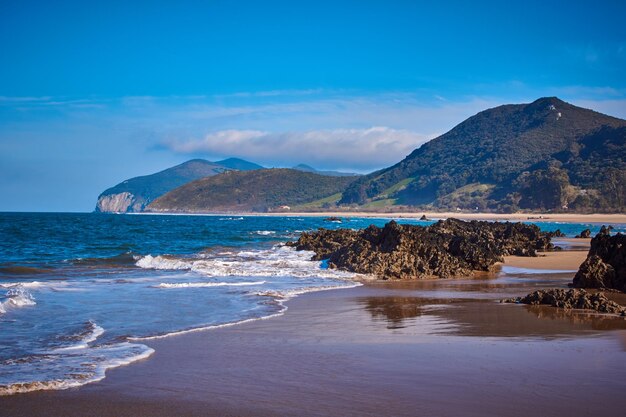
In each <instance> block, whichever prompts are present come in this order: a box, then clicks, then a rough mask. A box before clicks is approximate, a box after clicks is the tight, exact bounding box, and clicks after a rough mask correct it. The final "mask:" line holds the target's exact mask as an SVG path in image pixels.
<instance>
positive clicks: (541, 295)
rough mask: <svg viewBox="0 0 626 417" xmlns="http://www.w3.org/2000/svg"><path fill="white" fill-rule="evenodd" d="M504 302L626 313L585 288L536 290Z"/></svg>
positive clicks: (611, 302) (624, 309) (601, 295)
mask: <svg viewBox="0 0 626 417" xmlns="http://www.w3.org/2000/svg"><path fill="white" fill-rule="evenodd" d="M501 302H503V303H520V304H529V305H540V304H545V305H549V306H552V307H559V308H564V309H582V310H594V311H598V312H600V313H611V314H622V315H626V308H624V307H622V306H621V305H619V304H617V303H616V302H614V301H611V300H609V299H608V298H606V296H605V295H604V294H602V293H600V292H599V293H588V292H587V291H585V290H575V289H570V290H564V289H558V288H556V289H550V290H539V291H534V292H532V293H530V294H528V295H526V296H524V297H516V298H508V299H506V300H502V301H501Z"/></svg>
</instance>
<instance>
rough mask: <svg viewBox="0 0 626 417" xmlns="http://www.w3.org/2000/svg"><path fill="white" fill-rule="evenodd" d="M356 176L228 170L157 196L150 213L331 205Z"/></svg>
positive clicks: (280, 208)
mask: <svg viewBox="0 0 626 417" xmlns="http://www.w3.org/2000/svg"><path fill="white" fill-rule="evenodd" d="M356 178H357V177H354V176H352V177H348V176H339V177H338V176H329V175H320V174H316V173H312V172H304V171H299V170H296V169H287V168H274V169H260V170H255V171H229V172H225V173H223V174H221V175H215V176H211V177H206V178H202V179H199V180H196V181H193V182H190V183H188V184H185V185H183V186H181V187H178V188H176V189H175V190H172V191H170V192H169V193H167V194H165V195H163V196H161V197H159V198H157V199H156V200H154V201H153V202H152V203H151V204H150V205H149V206H148V207H147V208H146V211H151V212H186V213H198V212H200V213H201V212H268V211H291V210H293V209H298V210H301V209H304V208H305V207H302V206H305V205H309V206H311V205H315V202H316V201H317V202H318V204H319V205H320V206H322V205H323V204H324V203H325V202H332V204H335V203H336V202H337V201H338V200H339V199H340V198H341V192H342V191H343V190H344V189H345V188H346V187H347V186H348V184H350V183H351V182H352V181H354V180H355V179H356Z"/></svg>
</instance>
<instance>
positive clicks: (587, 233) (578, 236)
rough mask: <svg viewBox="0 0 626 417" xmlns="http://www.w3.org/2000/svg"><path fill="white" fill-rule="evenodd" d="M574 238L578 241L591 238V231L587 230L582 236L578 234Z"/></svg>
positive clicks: (581, 233)
mask: <svg viewBox="0 0 626 417" xmlns="http://www.w3.org/2000/svg"><path fill="white" fill-rule="evenodd" d="M574 237H575V238H576V239H587V238H590V237H591V230H589V229H585V230H583V231H582V232H580V234H577V235H576V236H574Z"/></svg>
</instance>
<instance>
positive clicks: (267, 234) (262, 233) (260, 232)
mask: <svg viewBox="0 0 626 417" xmlns="http://www.w3.org/2000/svg"><path fill="white" fill-rule="evenodd" d="M255 233H256V234H257V235H261V236H269V235H275V234H276V232H274V231H272V230H257V231H256V232H255Z"/></svg>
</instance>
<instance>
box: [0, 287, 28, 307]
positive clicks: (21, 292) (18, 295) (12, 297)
mask: <svg viewBox="0 0 626 417" xmlns="http://www.w3.org/2000/svg"><path fill="white" fill-rule="evenodd" d="M5 297H6V300H4V301H0V314H4V313H6V312H7V311H8V310H9V309H12V308H19V307H24V306H34V305H36V304H37V303H36V302H35V297H33V295H32V294H31V293H30V292H28V290H26V289H25V288H24V287H22V286H16V287H14V288H9V290H8V291H7V292H6V294H5Z"/></svg>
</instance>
